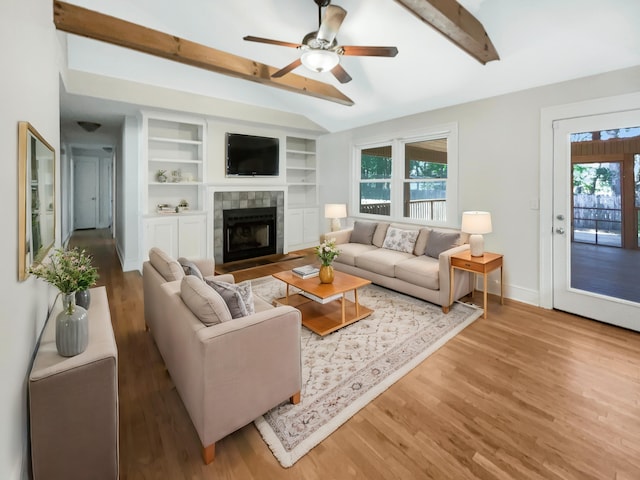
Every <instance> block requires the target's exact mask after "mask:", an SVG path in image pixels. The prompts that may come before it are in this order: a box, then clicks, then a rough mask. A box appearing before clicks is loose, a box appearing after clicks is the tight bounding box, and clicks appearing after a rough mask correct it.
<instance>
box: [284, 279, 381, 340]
mask: <svg viewBox="0 0 640 480" xmlns="http://www.w3.org/2000/svg"><path fill="white" fill-rule="evenodd" d="M273 277H275V278H277V279H278V280H282V281H283V282H284V283H286V284H287V293H286V296H285V297H283V298H279V299H277V300H275V301H274V302H275V303H278V304H281V305H290V306H292V307H295V308H297V309H298V310H300V312H301V313H302V325H304V326H305V327H307V328H308V329H309V330H311V331H312V332H315V333H317V334H318V335H320V336H325V335H327V334H329V333H331V332H335V331H336V330H338V329H339V328H342V327H346V326H347V325H351V324H352V323H354V322H357V321H358V320H362V319H363V318H365V317H368V316H369V315H371V313H373V310H371V309H370V308H367V307H365V306H363V305H360V304H359V303H358V288H360V287H364V286H365V285H369V284H370V283H371V281H370V280H366V279H364V278H360V277H356V276H354V275H349V274H348V273H343V272H337V271H334V279H333V283H320V279H319V278H318V277H313V278H307V279H302V278H300V277H298V276H297V275H295V274H293V273H292V272H291V271H287V272H278V273H274V274H273ZM289 287H296V288H298V289H300V290H301V292H300V293H296V294H294V295H289ZM350 291H353V297H354V301H353V302H352V301H351V300H347V299H346V298H345V294H346V293H347V292H350Z"/></svg>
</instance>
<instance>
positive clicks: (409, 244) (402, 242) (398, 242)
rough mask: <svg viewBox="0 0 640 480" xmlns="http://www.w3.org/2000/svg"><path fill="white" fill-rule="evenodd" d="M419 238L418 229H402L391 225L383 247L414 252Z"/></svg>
mask: <svg viewBox="0 0 640 480" xmlns="http://www.w3.org/2000/svg"><path fill="white" fill-rule="evenodd" d="M417 238H418V230H402V229H400V228H395V227H389V228H388V229H387V236H386V237H385V238H384V243H383V244H382V248H387V249H389V250H396V251H398V252H405V253H413V248H414V247H415V245H416V239H417Z"/></svg>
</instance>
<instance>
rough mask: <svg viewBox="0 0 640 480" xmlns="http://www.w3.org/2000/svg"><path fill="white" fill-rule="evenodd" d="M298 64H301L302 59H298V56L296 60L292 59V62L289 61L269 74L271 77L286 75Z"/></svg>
mask: <svg viewBox="0 0 640 480" xmlns="http://www.w3.org/2000/svg"><path fill="white" fill-rule="evenodd" d="M300 65H302V60H300V59H299V58H297V59H296V60H294V61H293V62H291V63H290V64H289V65H287V66H286V67H284V68H281V69H280V70H278V71H277V72H276V73H274V74H273V75H271V77H272V78H280V77H282V76H284V75H286V74H287V73H289V72H290V71H291V70H295V69H296V68H298V67H299V66H300Z"/></svg>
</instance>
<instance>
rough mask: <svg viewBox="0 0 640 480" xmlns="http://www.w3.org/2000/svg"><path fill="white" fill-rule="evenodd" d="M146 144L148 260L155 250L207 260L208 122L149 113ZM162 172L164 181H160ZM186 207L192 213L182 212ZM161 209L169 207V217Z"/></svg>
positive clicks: (144, 124)
mask: <svg viewBox="0 0 640 480" xmlns="http://www.w3.org/2000/svg"><path fill="white" fill-rule="evenodd" d="M142 139H143V141H142V145H143V152H142V157H143V164H144V170H143V188H144V195H143V208H142V211H143V218H142V220H143V221H142V223H143V235H144V243H143V245H144V253H145V256H146V254H147V253H148V251H149V249H150V248H151V247H154V246H155V247H160V248H162V249H163V250H165V251H166V252H167V253H168V254H169V255H171V256H173V257H175V258H177V257H179V256H185V257H198V256H204V255H205V254H206V236H207V214H206V212H205V206H204V179H205V164H206V158H205V157H206V123H205V122H204V120H200V119H194V118H189V117H181V116H173V115H169V114H167V115H165V114H160V113H147V112H144V113H143V114H142ZM161 171H162V172H164V174H165V177H164V178H161V177H160V176H159V173H160V172H161ZM185 204H186V205H188V207H187V208H184V207H180V206H181V205H185ZM160 205H164V206H166V207H165V208H164V212H161V211H159V210H160V209H159V206H160ZM176 207H180V208H179V209H178V210H179V211H178V212H176V211H175V209H176ZM167 211H168V212H170V213H166V212H167Z"/></svg>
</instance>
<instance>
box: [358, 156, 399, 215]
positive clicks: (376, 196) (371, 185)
mask: <svg viewBox="0 0 640 480" xmlns="http://www.w3.org/2000/svg"><path fill="white" fill-rule="evenodd" d="M391 151H392V149H391V145H383V146H380V147H373V148H366V149H363V150H362V151H361V153H360V213H367V214H373V215H385V216H389V215H391V174H392V160H391Z"/></svg>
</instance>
